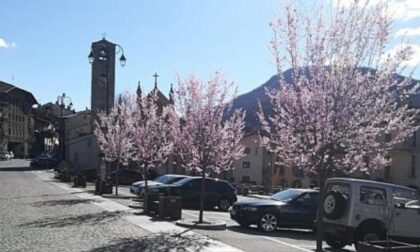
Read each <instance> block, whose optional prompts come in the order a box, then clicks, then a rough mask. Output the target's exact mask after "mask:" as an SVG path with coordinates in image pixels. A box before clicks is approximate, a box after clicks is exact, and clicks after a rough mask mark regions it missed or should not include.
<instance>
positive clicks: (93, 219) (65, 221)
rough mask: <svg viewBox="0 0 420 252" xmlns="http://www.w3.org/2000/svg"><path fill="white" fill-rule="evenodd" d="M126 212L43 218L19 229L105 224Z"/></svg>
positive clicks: (22, 225) (25, 224)
mask: <svg viewBox="0 0 420 252" xmlns="http://www.w3.org/2000/svg"><path fill="white" fill-rule="evenodd" d="M127 213H128V212H126V211H114V212H109V211H103V212H100V213H91V214H84V215H77V216H64V217H57V218H44V219H40V220H36V221H30V222H26V223H23V224H21V225H19V226H21V227H38V228H43V227H48V228H61V227H66V226H77V225H81V224H95V225H100V224H107V223H109V222H112V221H115V220H118V219H120V218H121V217H122V216H123V215H125V214H127Z"/></svg>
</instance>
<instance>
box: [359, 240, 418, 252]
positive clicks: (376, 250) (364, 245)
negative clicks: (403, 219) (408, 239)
mask: <svg viewBox="0 0 420 252" xmlns="http://www.w3.org/2000/svg"><path fill="white" fill-rule="evenodd" d="M357 251H359V252H384V251H397V252H419V251H420V246H418V245H413V244H410V243H405V242H398V241H393V240H387V241H370V242H360V243H359V244H358V245H357Z"/></svg>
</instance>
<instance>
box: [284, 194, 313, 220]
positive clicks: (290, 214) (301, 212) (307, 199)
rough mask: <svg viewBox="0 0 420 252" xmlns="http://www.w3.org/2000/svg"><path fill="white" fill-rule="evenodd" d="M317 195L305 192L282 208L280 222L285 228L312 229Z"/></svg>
mask: <svg viewBox="0 0 420 252" xmlns="http://www.w3.org/2000/svg"><path fill="white" fill-rule="evenodd" d="M317 195H318V194H316V193H312V192H305V193H302V194H301V195H300V196H299V197H298V198H296V199H294V200H292V201H290V202H288V203H287V205H286V206H284V207H283V211H282V215H281V217H280V219H281V220H280V221H281V222H283V223H284V224H285V225H287V226H293V227H309V228H310V227H312V226H313V225H314V220H315V218H316V211H317V200H316V199H317Z"/></svg>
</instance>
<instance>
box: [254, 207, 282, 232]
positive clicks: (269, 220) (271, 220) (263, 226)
mask: <svg viewBox="0 0 420 252" xmlns="http://www.w3.org/2000/svg"><path fill="white" fill-rule="evenodd" d="M258 228H259V229H260V230H262V231H264V232H273V231H275V230H276V229H277V216H276V215H275V214H274V213H272V212H266V213H264V214H263V215H262V216H261V218H260V221H259V223H258Z"/></svg>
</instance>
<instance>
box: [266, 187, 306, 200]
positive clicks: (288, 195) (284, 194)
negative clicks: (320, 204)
mask: <svg viewBox="0 0 420 252" xmlns="http://www.w3.org/2000/svg"><path fill="white" fill-rule="evenodd" d="M301 194H302V191H301V190H296V189H288V190H285V191H281V192H278V193H276V194H274V195H273V196H271V197H270V198H271V199H273V200H280V201H290V200H292V199H294V198H296V197H298V196H299V195H301Z"/></svg>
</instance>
